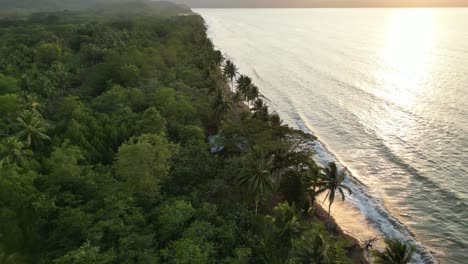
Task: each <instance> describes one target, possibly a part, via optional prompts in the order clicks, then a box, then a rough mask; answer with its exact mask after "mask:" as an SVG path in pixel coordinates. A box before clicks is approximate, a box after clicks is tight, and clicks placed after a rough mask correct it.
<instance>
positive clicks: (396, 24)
mask: <svg viewBox="0 0 468 264" xmlns="http://www.w3.org/2000/svg"><path fill="white" fill-rule="evenodd" d="M194 11H195V12H197V13H199V14H201V15H202V16H203V17H204V19H205V21H206V23H207V26H208V31H209V36H210V38H211V39H212V40H213V43H214V44H215V46H216V47H217V48H218V49H220V50H221V51H222V52H223V54H224V55H225V57H226V58H229V59H232V60H233V61H234V63H235V64H237V66H238V67H239V71H240V72H241V73H243V74H247V75H249V76H251V77H252V78H253V80H254V82H255V83H256V84H257V86H259V89H260V91H261V93H262V95H263V96H264V97H265V100H266V101H267V102H268V104H269V105H270V108H271V109H272V110H274V111H276V112H278V113H279V114H280V115H281V117H282V118H283V119H284V121H285V122H286V123H287V124H289V125H291V126H293V127H296V128H300V129H303V130H304V131H308V132H310V133H313V134H315V135H316V136H318V138H319V141H317V142H315V143H313V144H312V146H313V147H314V149H315V150H316V153H317V155H316V156H315V158H316V160H317V161H318V162H319V163H322V164H326V163H327V162H329V161H331V160H335V161H338V162H340V164H341V165H342V166H345V167H346V168H347V169H348V170H349V172H350V176H349V177H348V178H347V180H346V184H347V185H349V186H350V187H351V188H352V189H353V195H352V196H351V197H349V199H348V200H347V201H345V202H343V203H337V205H336V206H335V205H334V206H333V207H332V213H334V216H335V217H337V218H338V222H339V223H340V224H342V225H343V226H344V228H345V230H347V232H349V233H350V234H352V235H354V236H355V237H357V238H358V239H365V238H367V237H370V236H372V235H373V234H377V235H379V236H380V237H392V238H397V239H400V240H402V241H405V242H407V243H410V244H413V245H415V246H417V249H418V251H417V254H416V255H415V257H414V262H415V263H468V251H467V249H468V191H467V190H468V189H467V188H468V187H467V186H468V140H467V137H468V9H464V8H458V9H455V8H454V9H450V8H445V9H430V8H428V9H195V10H194Z"/></svg>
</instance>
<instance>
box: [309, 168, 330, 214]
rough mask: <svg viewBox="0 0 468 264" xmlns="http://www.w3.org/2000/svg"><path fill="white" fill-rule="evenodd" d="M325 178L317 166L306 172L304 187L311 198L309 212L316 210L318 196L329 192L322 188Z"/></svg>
mask: <svg viewBox="0 0 468 264" xmlns="http://www.w3.org/2000/svg"><path fill="white" fill-rule="evenodd" d="M324 177H325V175H324V174H323V173H322V171H321V169H320V168H319V167H317V166H312V167H310V168H309V169H308V170H307V171H306V172H305V179H304V185H305V186H304V187H305V189H306V193H307V196H308V198H309V211H311V210H312V209H313V208H314V206H315V201H316V198H317V196H319V195H320V194H321V193H323V192H324V191H326V190H327V189H325V188H323V187H322V182H321V181H322V179H323V178H324Z"/></svg>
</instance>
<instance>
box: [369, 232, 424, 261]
mask: <svg viewBox="0 0 468 264" xmlns="http://www.w3.org/2000/svg"><path fill="white" fill-rule="evenodd" d="M385 244H386V245H387V247H386V248H385V251H384V252H380V251H374V252H373V255H374V257H375V263H377V264H406V263H409V262H410V261H411V257H412V256H413V254H414V252H415V250H416V248H415V247H414V246H407V245H406V244H404V243H401V242H400V241H398V240H396V239H388V238H387V239H385Z"/></svg>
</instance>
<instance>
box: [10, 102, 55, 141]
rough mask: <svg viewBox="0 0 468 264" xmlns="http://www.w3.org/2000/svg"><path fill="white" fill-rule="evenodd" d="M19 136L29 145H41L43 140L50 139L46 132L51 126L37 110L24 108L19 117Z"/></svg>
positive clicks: (17, 124) (17, 125)
mask: <svg viewBox="0 0 468 264" xmlns="http://www.w3.org/2000/svg"><path fill="white" fill-rule="evenodd" d="M16 127H17V129H18V132H17V134H16V135H17V136H18V138H20V139H22V140H24V141H26V143H27V145H28V146H33V147H36V148H37V147H39V146H41V145H42V142H44V141H47V140H50V137H49V136H48V135H47V134H46V132H47V129H48V128H49V127H50V126H49V124H48V123H47V121H45V120H44V119H43V118H42V116H41V115H40V114H39V113H38V112H37V111H34V110H33V111H31V110H24V111H23V112H21V113H20V114H19V117H18V118H17V123H16Z"/></svg>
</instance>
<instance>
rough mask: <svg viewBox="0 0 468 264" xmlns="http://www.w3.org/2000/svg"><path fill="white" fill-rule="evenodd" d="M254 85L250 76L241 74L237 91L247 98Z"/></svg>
mask: <svg viewBox="0 0 468 264" xmlns="http://www.w3.org/2000/svg"><path fill="white" fill-rule="evenodd" d="M251 85H252V79H250V77H249V76H246V75H243V74H242V75H241V76H239V79H237V85H236V88H237V91H238V92H239V93H240V94H241V95H242V98H243V99H244V100H245V99H246V98H247V94H248V91H249V89H250V86H251Z"/></svg>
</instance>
